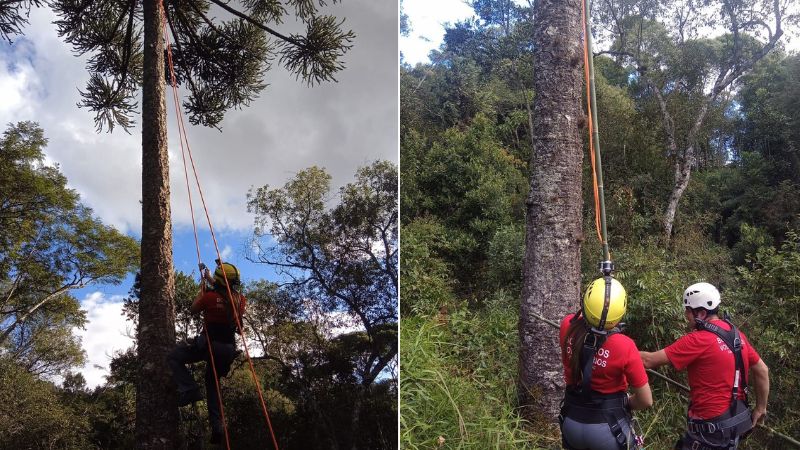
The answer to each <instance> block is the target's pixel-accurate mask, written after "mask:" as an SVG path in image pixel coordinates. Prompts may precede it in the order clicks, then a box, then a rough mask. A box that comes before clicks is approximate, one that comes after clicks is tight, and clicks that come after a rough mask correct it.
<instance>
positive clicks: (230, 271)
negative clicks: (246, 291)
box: [214, 263, 240, 286]
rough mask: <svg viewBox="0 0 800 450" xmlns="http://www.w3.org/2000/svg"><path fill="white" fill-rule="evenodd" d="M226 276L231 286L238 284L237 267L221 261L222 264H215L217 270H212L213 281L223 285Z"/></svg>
mask: <svg viewBox="0 0 800 450" xmlns="http://www.w3.org/2000/svg"><path fill="white" fill-rule="evenodd" d="M223 271H224V272H223ZM226 278H227V280H228V283H230V284H231V286H234V285H237V284H239V281H240V280H239V269H237V268H236V266H234V265H233V264H230V263H222V265H219V266H217V270H215V271H214V281H215V282H217V283H218V284H220V285H222V286H225V285H226V283H225V279H226Z"/></svg>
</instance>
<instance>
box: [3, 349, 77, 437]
mask: <svg viewBox="0 0 800 450" xmlns="http://www.w3.org/2000/svg"><path fill="white" fill-rule="evenodd" d="M73 379H74V378H73ZM0 401H2V402H3V408H2V409H0V446H1V447H3V448H18V449H30V450H34V449H41V448H89V445H88V441H87V439H86V435H87V431H88V423H87V420H86V417H85V416H82V415H80V414H75V412H74V411H72V410H71V409H70V408H69V406H67V405H65V404H63V403H61V402H60V401H59V395H58V390H57V389H56V387H55V386H53V384H52V383H50V382H47V381H42V380H40V379H39V378H37V377H36V376H35V375H33V374H31V373H29V372H28V371H27V370H25V369H24V368H21V367H19V366H18V365H17V364H15V363H14V362H13V361H10V360H9V359H8V358H6V357H5V356H0Z"/></svg>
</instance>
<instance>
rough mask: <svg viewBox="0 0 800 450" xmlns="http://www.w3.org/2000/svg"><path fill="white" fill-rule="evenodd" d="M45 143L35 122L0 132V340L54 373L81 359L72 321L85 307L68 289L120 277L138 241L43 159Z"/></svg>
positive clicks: (133, 262)
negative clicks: (98, 212)
mask: <svg viewBox="0 0 800 450" xmlns="http://www.w3.org/2000/svg"><path fill="white" fill-rule="evenodd" d="M46 145H47V139H45V137H44V132H43V131H42V129H41V128H40V127H39V126H38V125H37V124H35V123H33V122H20V123H18V124H16V125H11V126H9V128H8V129H7V130H6V131H5V133H4V134H3V136H2V138H1V139H0V162H1V165H2V167H3V170H2V173H0V298H2V300H0V348H4V349H5V350H7V351H9V352H10V354H11V355H13V358H15V359H16V361H17V362H18V363H19V364H21V365H23V366H24V367H26V368H27V369H28V370H29V371H31V372H32V373H36V374H40V375H42V374H51V375H54V374H58V373H63V372H66V371H68V370H69V369H70V368H71V367H73V366H75V365H79V364H82V361H83V352H82V350H81V348H80V345H79V342H78V341H77V340H76V339H75V338H74V337H73V336H72V333H71V329H72V327H76V326H77V327H82V326H83V325H84V322H85V314H84V312H83V311H81V310H80V305H79V303H78V301H77V300H76V299H75V298H73V297H71V296H70V295H69V292H70V291H71V290H73V289H77V288H81V287H85V286H87V285H90V284H92V283H106V284H117V283H120V282H121V281H122V280H123V279H124V277H125V275H127V274H128V273H130V272H132V271H133V270H134V269H135V268H136V267H137V266H138V264H139V249H138V245H137V243H136V241H135V240H134V239H132V238H130V237H128V236H125V235H123V234H121V233H119V232H118V231H117V230H115V229H114V228H111V227H109V226H106V225H104V224H103V223H102V222H100V220H98V219H97V218H95V217H94V216H93V213H92V210H91V209H89V208H87V207H86V206H84V205H82V204H81V203H80V198H79V196H78V194H77V193H75V191H73V190H72V189H69V188H67V186H66V185H67V180H66V178H65V177H64V176H63V175H62V174H61V173H60V172H59V170H58V167H57V166H51V165H47V164H45V157H44V147H45V146H46Z"/></svg>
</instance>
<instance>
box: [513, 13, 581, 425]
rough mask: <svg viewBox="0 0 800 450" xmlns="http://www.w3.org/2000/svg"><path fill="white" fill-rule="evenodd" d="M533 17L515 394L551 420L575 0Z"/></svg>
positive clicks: (576, 222) (568, 216)
mask: <svg viewBox="0 0 800 450" xmlns="http://www.w3.org/2000/svg"><path fill="white" fill-rule="evenodd" d="M534 6H535V13H534V14H535V17H534V49H535V50H534V58H535V61H536V71H535V72H534V86H533V88H534V92H535V93H536V98H535V101H534V124H533V130H534V141H533V147H534V148H533V156H532V159H531V192H530V196H529V197H528V201H527V217H526V221H527V222H526V234H525V259H524V263H523V286H522V300H521V305H520V319H519V336H520V364H519V384H518V394H519V400H520V404H521V406H523V413H524V415H525V416H526V417H527V418H529V419H533V420H549V421H551V422H554V421H555V419H556V417H557V415H558V406H559V402H560V401H561V398H562V397H563V389H564V381H563V369H562V366H561V357H560V348H559V345H558V333H556V332H554V330H553V329H552V328H551V327H550V326H548V325H547V324H545V323H543V322H540V321H538V320H536V319H535V318H534V317H533V314H536V315H541V316H545V317H548V318H551V319H554V320H559V319H560V318H561V317H563V316H564V315H565V314H566V313H567V312H568V311H570V310H575V309H576V307H577V305H578V301H579V297H580V243H581V241H582V239H583V235H582V230H581V210H582V208H583V199H582V197H581V176H582V174H581V165H582V162H583V145H582V142H583V141H582V139H581V135H580V131H581V130H580V127H579V125H578V123H579V122H580V123H584V122H585V121H583V120H580V121H579V119H580V118H581V117H582V116H583V114H584V113H583V111H582V109H581V87H582V78H581V74H582V66H581V61H582V60H583V58H582V57H581V54H582V47H581V41H580V39H579V38H578V37H579V36H580V35H581V26H580V24H581V20H580V8H581V6H580V1H579V0H567V1H560V0H538V1H537V2H536V3H535V4H534Z"/></svg>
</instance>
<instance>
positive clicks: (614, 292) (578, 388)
mask: <svg viewBox="0 0 800 450" xmlns="http://www.w3.org/2000/svg"><path fill="white" fill-rule="evenodd" d="M626 308H627V294H626V293H625V288H624V287H623V286H622V284H621V283H620V282H619V281H617V280H615V279H614V278H612V277H610V276H606V277H603V278H598V279H596V280H594V281H593V282H592V283H591V284H590V285H589V286H588V288H587V289H586V293H585V294H584V296H583V301H582V302H581V310H580V312H578V313H577V314H569V315H567V316H566V317H564V319H563V320H562V321H561V332H560V334H559V342H560V344H561V359H562V362H563V364H564V379H565V381H566V385H567V389H566V392H565V395H564V403H563V407H562V409H561V414H560V416H559V422H560V424H561V437H562V445H563V446H564V448H566V449H574V450H579V449H580V450H583V449H592V450H619V449H626V450H627V449H635V448H638V447H637V446H638V445H639V443H638V442H637V439H636V437H635V435H634V433H633V426H632V416H631V412H630V411H631V410H638V409H645V408H649V407H650V406H651V405H652V404H653V396H652V393H651V391H650V384H649V383H648V379H647V373H646V372H645V369H644V365H643V364H642V360H641V358H640V356H639V351H638V349H637V348H636V344H635V343H634V342H633V340H632V339H631V338H629V337H628V336H625V335H624V334H621V333H620V329H619V328H618V325H619V324H620V321H621V320H622V317H623V316H624V315H625V311H626ZM629 388H630V390H631V392H632V393H631V394H628V393H627V392H628V389H629Z"/></svg>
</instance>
